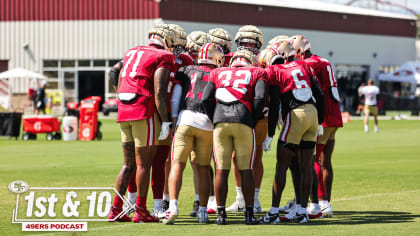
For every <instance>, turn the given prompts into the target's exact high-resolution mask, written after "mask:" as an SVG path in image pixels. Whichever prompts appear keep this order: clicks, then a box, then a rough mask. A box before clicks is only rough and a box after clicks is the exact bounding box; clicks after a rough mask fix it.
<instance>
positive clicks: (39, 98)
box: [35, 80, 48, 115]
mask: <svg viewBox="0 0 420 236" xmlns="http://www.w3.org/2000/svg"><path fill="white" fill-rule="evenodd" d="M47 86H48V83H47V81H45V80H44V81H42V82H41V87H39V88H38V90H37V91H36V98H35V115H38V114H39V112H42V113H44V115H45V88H46V87H47Z"/></svg>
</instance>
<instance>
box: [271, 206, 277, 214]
mask: <svg viewBox="0 0 420 236" xmlns="http://www.w3.org/2000/svg"><path fill="white" fill-rule="evenodd" d="M270 213H271V214H278V213H279V208H278V207H271V208H270Z"/></svg>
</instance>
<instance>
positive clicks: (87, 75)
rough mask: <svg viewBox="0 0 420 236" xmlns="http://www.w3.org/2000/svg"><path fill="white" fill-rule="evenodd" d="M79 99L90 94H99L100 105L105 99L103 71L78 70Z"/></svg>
mask: <svg viewBox="0 0 420 236" xmlns="http://www.w3.org/2000/svg"><path fill="white" fill-rule="evenodd" d="M78 73H79V85H78V87H79V88H78V95H79V100H82V99H84V98H86V97H90V96H100V97H101V98H102V100H101V106H100V109H101V108H102V104H103V102H104V99H105V80H104V78H105V71H103V70H102V71H79V72H78Z"/></svg>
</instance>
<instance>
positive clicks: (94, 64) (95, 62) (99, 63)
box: [93, 60, 105, 66]
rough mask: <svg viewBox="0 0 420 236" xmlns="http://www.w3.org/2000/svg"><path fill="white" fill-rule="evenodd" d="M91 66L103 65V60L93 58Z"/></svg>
mask: <svg viewBox="0 0 420 236" xmlns="http://www.w3.org/2000/svg"><path fill="white" fill-rule="evenodd" d="M93 66H105V60H94V61H93Z"/></svg>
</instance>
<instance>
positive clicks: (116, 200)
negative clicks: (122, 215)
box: [113, 195, 124, 209]
mask: <svg viewBox="0 0 420 236" xmlns="http://www.w3.org/2000/svg"><path fill="white" fill-rule="evenodd" d="M123 203H124V202H123V200H122V199H121V198H120V197H119V196H118V195H115V197H114V205H113V206H114V207H118V208H119V209H122V206H123Z"/></svg>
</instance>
